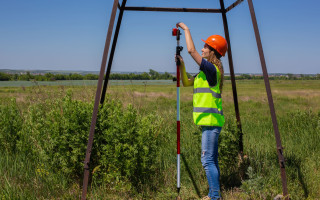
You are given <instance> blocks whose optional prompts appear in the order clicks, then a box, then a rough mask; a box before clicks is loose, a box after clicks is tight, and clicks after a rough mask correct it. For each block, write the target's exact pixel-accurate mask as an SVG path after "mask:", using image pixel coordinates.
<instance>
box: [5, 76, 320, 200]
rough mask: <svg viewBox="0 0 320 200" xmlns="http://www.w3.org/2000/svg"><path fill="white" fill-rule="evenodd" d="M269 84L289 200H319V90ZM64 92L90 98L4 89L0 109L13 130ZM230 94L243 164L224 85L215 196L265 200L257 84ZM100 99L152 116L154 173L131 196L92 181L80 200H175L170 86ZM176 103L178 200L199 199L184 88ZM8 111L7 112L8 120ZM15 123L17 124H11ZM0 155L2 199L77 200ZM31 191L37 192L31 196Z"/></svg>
mask: <svg viewBox="0 0 320 200" xmlns="http://www.w3.org/2000/svg"><path fill="white" fill-rule="evenodd" d="M271 83H272V89H273V91H274V93H273V94H274V100H275V105H276V111H277V117H278V123H279V129H280V133H281V138H282V144H283V146H284V148H285V149H284V156H285V158H286V172H287V180H288V190H289V193H290V196H291V197H292V199H319V197H320V193H319V191H320V183H319V181H318V180H320V171H319V169H320V166H319V165H320V164H319V162H318V159H319V155H320V148H319V145H318V142H319V141H320V134H319V133H320V113H319V110H320V106H319V105H318V104H317V103H320V89H319V88H318V87H317V85H319V81H272V82H271ZM293 84H294V86H293ZM66 88H71V90H72V91H73V97H72V99H77V100H81V101H82V102H89V103H90V102H91V101H92V99H93V96H94V92H95V88H94V87H90V86H85V87H77V86H72V87H61V86H59V87H56V86H55V87H43V86H38V87H34V88H25V89H22V88H20V89H18V88H4V89H2V90H0V98H1V99H2V100H3V101H2V103H1V105H2V106H4V105H9V104H10V100H9V98H8V96H10V97H15V98H16V99H17V104H16V106H17V108H16V111H17V114H19V113H24V114H23V115H21V119H22V121H21V123H24V120H26V116H27V115H28V114H29V113H28V112H25V111H27V110H28V108H29V107H30V106H32V105H35V104H38V103H41V102H42V103H46V102H47V101H48V100H49V101H51V100H54V99H57V100H59V99H62V98H63V97H64V96H65V93H66V90H67V89H66ZM8 91H10V92H8ZM311 91H312V95H311V93H310V92H311ZM238 94H239V103H240V114H241V121H242V126H243V133H244V154H245V158H246V160H245V161H244V163H240V162H239V161H238V158H237V155H236V154H234V152H235V151H234V149H237V148H238V146H237V144H238V143H237V142H238V141H237V137H236V136H237V131H236V128H235V118H234V108H233V101H232V93H231V86H230V83H229V82H226V84H225V89H224V94H223V100H224V105H223V106H224V112H225V113H226V114H225V115H226V117H227V123H226V125H225V127H224V128H223V130H222V133H221V137H220V149H219V151H220V152H219V153H220V155H219V156H220V163H221V165H220V166H221V183H222V188H223V196H224V197H225V199H272V197H274V196H276V195H277V194H279V193H281V179H280V170H279V164H278V159H277V154H276V144H275V139H274V132H273V128H272V123H271V119H270V114H269V110H268V105H267V99H266V94H265V90H264V85H263V82H262V81H240V82H238ZM108 95H109V97H110V98H111V99H116V100H119V101H121V102H122V103H123V104H124V108H127V106H128V105H129V104H132V105H133V108H134V109H135V110H136V113H137V114H138V115H141V116H148V115H150V114H151V115H156V117H155V118H153V119H152V120H153V121H154V122H158V123H160V126H159V128H158V133H157V134H158V135H157V141H158V142H160V144H161V145H159V146H157V154H156V157H155V160H153V164H154V166H156V167H155V168H154V170H155V171H153V173H152V177H149V178H148V180H149V182H147V184H142V185H141V186H143V185H144V187H141V188H140V190H138V192H133V191H132V188H130V187H128V184H127V182H126V180H125V179H124V178H122V179H120V180H122V181H120V182H118V184H116V187H110V184H103V182H101V181H100V182H99V181H96V180H95V179H93V181H92V184H91V186H90V188H89V193H88V197H89V198H91V199H150V198H151V199H173V198H175V197H176V194H177V193H176V169H175V168H176V134H175V133H176V130H175V128H176V124H175V118H176V113H175V109H176V105H175V87H174V85H171V86H170V85H169V86H165V87H164V86H157V85H154V86H150V85H149V86H148V85H142V86H136V85H129V86H111V87H110V88H109V89H108ZM181 100H182V102H181V124H182V125H181V154H182V160H181V167H182V169H181V174H182V177H181V184H182V188H181V195H182V197H183V198H184V199H198V198H199V197H200V196H204V195H206V193H207V191H208V189H207V183H206V178H205V173H204V170H203V169H202V166H201V162H200V145H201V142H200V141H201V131H200V129H199V128H198V127H196V126H195V125H193V123H192V114H191V113H192V88H181ZM6 102H7V103H6ZM48 105H49V104H48ZM48 109H49V110H50V108H48ZM9 110H10V109H9ZM13 110H14V109H11V113H12V112H13ZM13 113H14V112H13ZM17 120H18V122H19V119H17ZM16 127H18V126H16ZM3 128H4V126H2V127H1V129H2V130H4V129H3ZM13 130H14V129H13ZM35 130H36V129H35ZM13 132H14V131H13ZM1 134H3V132H2V133H1ZM96 139H97V138H96ZM98 140H99V139H98ZM96 141H97V140H95V142H96ZM84 145H85V144H84ZM1 155H4V156H1V158H0V166H1V167H0V172H1V173H2V174H5V176H3V177H1V178H0V179H1V186H0V191H1V192H0V196H1V195H2V197H3V198H6V199H7V198H11V199H16V198H23V199H25V198H26V199H41V198H72V199H74V198H78V197H79V194H80V193H81V191H80V190H81V189H80V187H81V181H82V180H81V178H79V179H75V178H72V177H69V176H65V175H61V174H59V173H57V171H55V170H52V168H51V167H52V166H50V165H49V164H48V163H47V162H45V163H43V162H41V160H37V159H29V155H28V154H19V153H14V152H10V151H8V150H2V151H1ZM29 166H30V167H29ZM16 177H21V178H20V179H19V178H16ZM119 177H120V176H119ZM96 178H98V177H96ZM33 183H35V184H33ZM19 188H23V189H19ZM35 190H37V191H38V190H41V191H38V192H34V191H35Z"/></svg>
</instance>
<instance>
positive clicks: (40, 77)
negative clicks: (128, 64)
mask: <svg viewBox="0 0 320 200" xmlns="http://www.w3.org/2000/svg"><path fill="white" fill-rule="evenodd" d="M187 76H188V77H189V78H190V77H192V75H190V74H189V73H187ZM98 78H99V75H97V74H85V75H81V74H52V73H46V74H37V75H35V74H31V73H30V72H27V73H25V74H7V73H3V72H0V81H31V80H35V81H56V80H98ZM109 79H110V80H176V77H175V76H173V75H171V74H170V73H168V72H165V73H159V72H157V71H155V70H152V69H150V70H149V73H147V72H144V73H141V74H134V73H129V74H119V73H113V74H110V76H109ZM224 79H225V80H230V79H231V78H230V76H224ZM236 79H237V80H250V79H253V80H258V79H263V76H261V75H260V76H257V75H249V74H241V75H238V76H236ZM269 79H270V80H320V74H317V75H313V76H312V75H304V74H300V75H295V74H286V75H281V76H279V75H278V76H269Z"/></svg>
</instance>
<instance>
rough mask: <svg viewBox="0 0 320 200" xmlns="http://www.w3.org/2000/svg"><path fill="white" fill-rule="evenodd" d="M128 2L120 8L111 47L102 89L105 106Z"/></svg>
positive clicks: (102, 99) (123, 3) (124, 0)
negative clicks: (114, 57)
mask: <svg viewBox="0 0 320 200" xmlns="http://www.w3.org/2000/svg"><path fill="white" fill-rule="evenodd" d="M126 3H127V0H123V1H122V4H121V8H120V13H119V16H118V21H117V25H116V30H115V32H114V36H113V41H112V46H111V51H110V55H109V59H108V67H107V71H106V78H105V80H104V83H103V89H102V93H101V99H100V103H101V104H103V102H104V100H105V96H106V92H107V87H108V83H109V76H110V72H111V66H112V62H113V56H114V52H115V49H116V46H117V41H118V36H119V31H120V26H121V21H122V16H123V12H124V10H123V8H124V7H125V6H126Z"/></svg>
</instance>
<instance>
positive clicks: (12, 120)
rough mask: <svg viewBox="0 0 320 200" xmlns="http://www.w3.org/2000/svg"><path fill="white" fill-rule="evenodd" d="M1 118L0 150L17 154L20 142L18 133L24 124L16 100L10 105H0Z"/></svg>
mask: <svg viewBox="0 0 320 200" xmlns="http://www.w3.org/2000/svg"><path fill="white" fill-rule="evenodd" d="M0 116H1V117H0V127H1V129H0V149H1V150H5V151H8V152H15V151H16V144H17V141H18V140H19V136H18V132H19V131H20V130H21V128H22V123H23V119H22V116H21V113H20V110H19V108H18V106H17V104H16V101H15V99H12V100H11V101H10V102H9V103H8V104H4V105H0Z"/></svg>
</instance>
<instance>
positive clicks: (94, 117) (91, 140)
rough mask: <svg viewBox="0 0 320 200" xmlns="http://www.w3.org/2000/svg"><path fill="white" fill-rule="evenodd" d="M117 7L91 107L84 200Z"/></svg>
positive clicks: (113, 15) (115, 7) (83, 188)
mask: <svg viewBox="0 0 320 200" xmlns="http://www.w3.org/2000/svg"><path fill="white" fill-rule="evenodd" d="M117 5H118V0H114V2H113V7H112V12H111V17H110V22H109V27H108V33H107V37H106V43H105V46H104V52H103V56H102V62H101V68H100V74H99V80H98V85H97V91H96V97H95V101H94V107H93V113H92V120H91V126H90V132H89V139H88V145H87V151H86V158H85V160H84V176H83V186H82V196H81V199H82V200H85V199H86V196H87V189H88V180H89V173H90V171H89V162H90V156H91V149H92V144H93V136H94V130H95V126H96V121H97V115H98V109H99V101H100V95H101V88H102V82H103V76H104V72H105V69H106V63H107V56H108V51H109V46H110V41H111V36H112V30H113V25H114V20H115V17H116V12H117Z"/></svg>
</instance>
